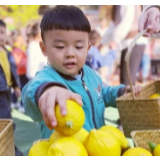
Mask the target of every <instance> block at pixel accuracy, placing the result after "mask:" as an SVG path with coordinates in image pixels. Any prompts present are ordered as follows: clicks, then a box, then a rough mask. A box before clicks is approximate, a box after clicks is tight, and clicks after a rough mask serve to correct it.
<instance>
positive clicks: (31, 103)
mask: <svg viewBox="0 0 160 160" xmlns="http://www.w3.org/2000/svg"><path fill="white" fill-rule="evenodd" d="M37 79H38V78H35V79H34V80H31V81H30V82H29V83H28V84H27V85H26V86H25V87H24V88H23V89H22V102H23V104H24V107H25V111H26V113H27V114H28V115H29V116H30V117H31V118H32V119H33V120H34V121H42V120H43V118H42V114H41V112H40V110H39V107H38V100H39V98H40V96H41V95H42V94H43V92H44V91H45V90H46V89H47V88H49V87H51V86H59V87H63V88H66V87H65V86H64V85H63V84H61V83H56V82H54V80H53V79H52V80H48V81H47V80H44V79H42V81H41V82H40V81H38V80H37Z"/></svg>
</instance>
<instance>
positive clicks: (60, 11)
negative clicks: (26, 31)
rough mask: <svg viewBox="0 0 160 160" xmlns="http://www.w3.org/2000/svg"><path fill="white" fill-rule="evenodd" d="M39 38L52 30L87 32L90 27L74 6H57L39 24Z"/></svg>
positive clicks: (81, 13)
mask: <svg viewBox="0 0 160 160" xmlns="http://www.w3.org/2000/svg"><path fill="white" fill-rule="evenodd" d="M40 28H41V37H42V39H43V40H44V32H45V31H48V30H52V29H62V30H75V31H82V32H88V33H90V31H91V26H90V23H89V21H88V19H87V18H86V16H85V15H84V13H83V12H82V11H81V10H80V9H79V8H78V7H76V6H67V5H58V6H56V7H54V8H52V9H50V10H49V11H47V12H46V13H45V15H44V16H43V18H42V21H41V24H40Z"/></svg>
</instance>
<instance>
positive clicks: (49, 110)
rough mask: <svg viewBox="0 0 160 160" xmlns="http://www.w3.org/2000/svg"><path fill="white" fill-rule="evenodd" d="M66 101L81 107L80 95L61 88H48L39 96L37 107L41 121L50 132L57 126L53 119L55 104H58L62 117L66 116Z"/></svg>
mask: <svg viewBox="0 0 160 160" xmlns="http://www.w3.org/2000/svg"><path fill="white" fill-rule="evenodd" d="M67 99H71V100H74V101H76V102H77V103H78V104H80V105H81V106H82V105H83V102H82V98H81V96H80V95H78V94H75V93H73V92H71V91H69V90H67V89H64V88H61V87H56V86H54V87H50V88H48V89H46V90H45V91H44V93H43V94H42V95H41V97H40V99H39V101H38V106H39V109H40V111H41V113H42V116H43V120H44V122H45V124H46V125H47V127H48V128H49V129H51V130H52V129H54V127H55V126H56V125H57V120H56V117H55V106H56V104H59V106H60V110H61V114H62V116H65V115H66V114H67V110H66V100H67Z"/></svg>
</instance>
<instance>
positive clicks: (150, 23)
mask: <svg viewBox="0 0 160 160" xmlns="http://www.w3.org/2000/svg"><path fill="white" fill-rule="evenodd" d="M159 18H160V11H159V8H158V7H151V8H149V9H148V10H147V11H145V12H143V13H142V14H141V16H140V18H139V22H138V30H139V32H141V31H143V30H144V29H148V31H147V33H145V34H144V36H146V37H150V36H151V35H152V34H153V33H158V32H159V31H160V19H159Z"/></svg>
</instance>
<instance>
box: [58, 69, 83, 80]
mask: <svg viewBox="0 0 160 160" xmlns="http://www.w3.org/2000/svg"><path fill="white" fill-rule="evenodd" d="M80 71H81V72H82V77H81V79H83V77H84V70H83V68H82V69H81V70H80ZM56 72H58V71H57V70H56ZM58 74H59V75H60V76H61V77H63V78H64V79H66V80H70V81H74V80H76V78H74V77H72V76H68V75H65V74H63V73H60V72H58Z"/></svg>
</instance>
